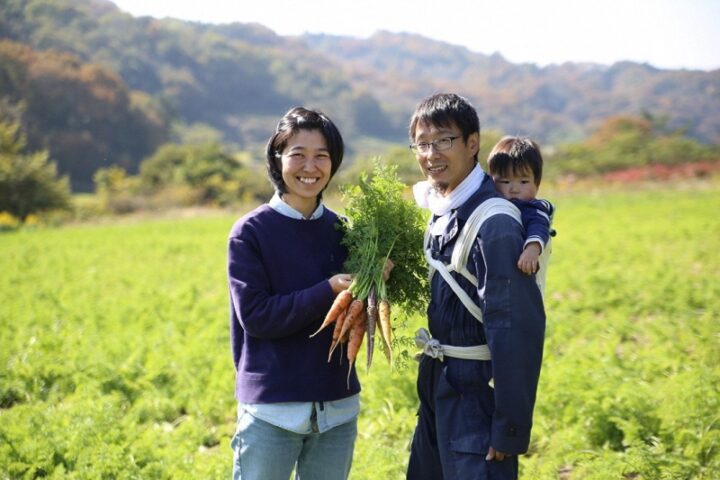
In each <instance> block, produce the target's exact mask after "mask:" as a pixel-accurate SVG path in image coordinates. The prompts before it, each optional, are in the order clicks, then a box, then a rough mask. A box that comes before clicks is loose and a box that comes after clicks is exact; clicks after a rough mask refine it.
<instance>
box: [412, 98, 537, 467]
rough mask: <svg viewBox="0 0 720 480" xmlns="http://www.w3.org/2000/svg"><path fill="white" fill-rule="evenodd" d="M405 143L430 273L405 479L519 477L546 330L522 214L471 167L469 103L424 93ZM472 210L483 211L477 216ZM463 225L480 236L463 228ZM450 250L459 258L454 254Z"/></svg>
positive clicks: (476, 138)
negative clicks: (520, 263)
mask: <svg viewBox="0 0 720 480" xmlns="http://www.w3.org/2000/svg"><path fill="white" fill-rule="evenodd" d="M410 138H411V141H412V145H411V148H412V149H413V150H414V151H415V153H416V156H417V161H418V163H419V165H420V168H421V170H422V172H423V174H424V175H425V176H426V178H427V182H420V183H419V184H418V185H416V186H415V189H414V190H415V196H416V199H417V200H418V203H420V205H422V206H424V207H427V208H429V209H430V210H431V211H432V213H433V216H432V219H431V220H430V224H429V226H428V235H427V240H426V242H427V243H426V245H425V248H426V257H427V258H428V262H429V263H430V265H431V267H433V268H434V269H435V270H437V271H436V272H435V274H434V275H433V276H432V279H431V300H430V305H429V307H428V327H429V330H430V332H429V333H430V335H431V336H432V338H430V337H429V335H428V334H427V331H425V332H424V334H419V335H418V338H417V339H416V341H418V345H420V346H423V347H424V353H425V355H422V358H421V360H420V365H419V370H418V381H417V389H418V395H419V398H420V409H419V411H418V423H417V426H416V429H415V434H414V437H413V442H412V450H411V454H410V462H409V465H408V472H407V478H408V479H410V480H421V479H428V480H430V479H432V480H438V479H447V480H462V479H492V480H498V479H502V480H505V479H514V478H517V474H518V458H517V456H518V455H519V454H521V453H524V452H525V451H526V450H527V448H528V444H529V442H530V429H531V426H532V411H533V407H534V403H535V394H536V390H537V384H538V378H539V375H540V363H541V361H542V349H543V340H544V333H545V313H544V307H543V301H542V297H541V295H540V291H539V289H538V287H537V285H536V283H535V280H534V278H533V276H531V275H526V274H524V273H523V272H521V271H520V270H519V269H518V268H517V266H516V264H517V259H518V257H519V255H520V252H521V251H522V248H523V243H524V232H523V228H522V225H521V223H519V212H517V211H516V209H515V207H513V206H512V205H511V204H510V203H509V202H507V201H506V200H504V199H501V198H499V194H498V193H497V191H496V188H495V185H494V183H493V180H492V178H491V177H490V176H488V175H485V173H484V172H483V171H482V169H481V168H480V166H479V165H478V161H477V155H478V149H479V144H480V122H479V120H478V116H477V112H476V111H475V109H474V108H473V107H472V105H470V103H469V102H468V101H467V100H465V99H464V98H462V97H460V96H458V95H455V94H437V95H433V96H430V97H428V98H426V99H425V100H423V101H422V102H421V103H420V105H418V107H417V108H416V110H415V113H414V114H413V116H412V119H411V122H410ZM489 206H492V208H489V209H488V208H484V207H489ZM476 210H477V211H478V212H481V213H482V214H481V215H477V214H476V215H474V216H472V214H473V212H476ZM488 212H490V213H488ZM493 213H495V214H493ZM498 213H499V214H498ZM480 217H482V218H481V219H480V221H478V222H475V220H477V219H478V218H480ZM466 224H467V226H468V228H469V227H470V226H471V225H473V224H474V225H476V229H470V230H469V231H470V233H467V231H466V230H467V228H465V229H464V227H465V225H466ZM477 226H479V228H478V227H477ZM456 249H458V252H459V251H460V250H463V249H464V251H465V253H464V255H466V256H463V255H462V254H461V255H458V252H455V254H456V255H455V257H453V253H454V251H455V250H456ZM458 257H459V258H461V260H460V261H458ZM465 259H466V260H465ZM453 262H455V263H458V264H457V265H453ZM438 273H439V274H438Z"/></svg>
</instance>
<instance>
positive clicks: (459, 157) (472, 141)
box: [413, 123, 480, 196]
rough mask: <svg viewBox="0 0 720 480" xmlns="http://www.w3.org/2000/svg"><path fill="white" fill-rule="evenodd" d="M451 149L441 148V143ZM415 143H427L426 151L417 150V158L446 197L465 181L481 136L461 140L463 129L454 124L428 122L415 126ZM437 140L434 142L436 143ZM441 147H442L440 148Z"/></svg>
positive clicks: (473, 163) (471, 136)
mask: <svg viewBox="0 0 720 480" xmlns="http://www.w3.org/2000/svg"><path fill="white" fill-rule="evenodd" d="M447 139H452V140H450V148H448V149H447V150H443V151H439V150H438V148H437V144H438V142H440V144H441V145H442V144H443V143H444V144H445V145H447V143H448V140H447ZM413 142H414V143H415V144H420V145H421V146H426V147H427V146H428V145H427V144H430V146H429V148H426V149H425V151H422V149H416V150H415V158H416V159H417V161H418V165H420V170H422V172H423V175H425V177H426V178H427V179H428V181H429V182H430V183H431V184H432V185H433V186H434V187H435V188H436V189H437V190H438V191H439V192H440V193H441V194H442V195H443V196H447V195H448V194H450V192H452V191H453V190H454V189H455V188H456V187H457V186H458V185H459V184H460V182H462V181H463V180H464V179H465V177H466V176H468V174H469V173H470V172H471V171H472V169H473V167H474V166H475V155H476V154H477V151H478V147H479V143H480V135H479V133H477V132H476V133H473V134H471V135H470V136H469V137H468V139H467V142H465V141H463V139H462V132H461V131H460V129H459V128H458V127H457V125H455V124H451V125H450V126H448V127H437V126H435V125H430V124H427V123H418V125H417V127H416V128H415V138H414V139H413ZM433 142H434V143H433ZM441 148H442V147H441Z"/></svg>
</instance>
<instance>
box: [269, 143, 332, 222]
mask: <svg viewBox="0 0 720 480" xmlns="http://www.w3.org/2000/svg"><path fill="white" fill-rule="evenodd" d="M281 163H282V165H281V168H282V178H283V182H284V183H285V187H286V188H285V189H286V193H284V194H283V197H282V198H283V200H285V202H286V203H287V204H288V205H290V206H291V207H293V208H295V209H296V210H298V211H300V212H301V213H303V214H304V215H305V216H310V215H311V214H312V212H313V211H314V210H315V208H316V207H317V197H318V195H320V193H321V192H322V191H323V190H324V189H325V187H326V186H327V184H328V182H329V181H330V172H331V169H332V161H331V160H330V152H328V148H327V142H326V141H325V137H324V136H323V134H322V133H321V132H320V130H299V131H298V132H297V133H295V134H294V135H292V136H291V137H290V138H289V139H288V142H287V145H286V147H285V149H284V150H283V151H282V154H281Z"/></svg>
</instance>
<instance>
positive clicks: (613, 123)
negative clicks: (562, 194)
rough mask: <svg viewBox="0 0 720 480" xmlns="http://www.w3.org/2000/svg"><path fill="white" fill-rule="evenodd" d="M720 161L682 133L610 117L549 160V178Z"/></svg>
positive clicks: (717, 151) (713, 149) (719, 151)
mask: <svg viewBox="0 0 720 480" xmlns="http://www.w3.org/2000/svg"><path fill="white" fill-rule="evenodd" d="M698 161H714V162H718V161H720V148H718V147H717V146H708V145H704V144H701V143H699V142H698V141H696V140H693V139H690V138H688V137H686V136H685V134H684V133H683V132H682V131H671V132H667V131H665V130H664V129H663V128H662V126H659V125H658V124H657V122H653V121H652V118H651V119H650V120H648V119H645V118H641V117H632V116H619V117H611V118H608V119H606V120H605V121H604V123H603V124H602V125H601V126H600V127H599V128H598V129H597V130H596V131H595V132H594V133H593V135H592V136H591V137H590V138H588V139H587V140H585V141H583V142H581V143H575V144H565V145H563V146H562V147H560V148H559V149H558V151H557V152H556V153H555V154H554V155H552V156H551V157H548V161H547V162H546V165H547V171H548V175H549V176H550V177H552V176H557V175H559V174H563V175H568V174H575V175H582V176H587V175H595V174H601V173H606V172H611V171H614V170H620V169H624V168H629V167H636V166H645V165H677V164H682V163H692V162H698Z"/></svg>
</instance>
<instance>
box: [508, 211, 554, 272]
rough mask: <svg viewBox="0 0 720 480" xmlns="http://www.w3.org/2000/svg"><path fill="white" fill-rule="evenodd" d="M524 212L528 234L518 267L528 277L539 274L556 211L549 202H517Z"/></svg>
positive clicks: (524, 223) (524, 221)
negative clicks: (540, 258)
mask: <svg viewBox="0 0 720 480" xmlns="http://www.w3.org/2000/svg"><path fill="white" fill-rule="evenodd" d="M516 205H518V207H519V208H520V211H521V212H522V221H523V226H524V227H525V230H526V233H527V239H526V240H525V247H524V248H523V252H522V254H521V255H520V258H519V259H518V263H517V266H518V268H519V269H520V270H522V271H523V273H527V274H528V275H530V274H533V273H535V272H537V270H538V267H539V263H540V262H539V257H540V255H541V254H542V252H543V249H544V248H545V245H546V244H547V242H548V240H549V238H550V223H551V219H552V215H553V211H554V207H553V205H552V204H551V203H550V202H548V201H547V200H540V199H534V200H530V201H526V202H517V203H516Z"/></svg>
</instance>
